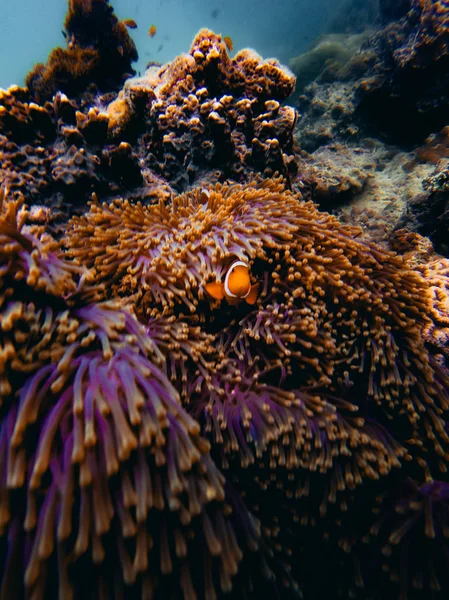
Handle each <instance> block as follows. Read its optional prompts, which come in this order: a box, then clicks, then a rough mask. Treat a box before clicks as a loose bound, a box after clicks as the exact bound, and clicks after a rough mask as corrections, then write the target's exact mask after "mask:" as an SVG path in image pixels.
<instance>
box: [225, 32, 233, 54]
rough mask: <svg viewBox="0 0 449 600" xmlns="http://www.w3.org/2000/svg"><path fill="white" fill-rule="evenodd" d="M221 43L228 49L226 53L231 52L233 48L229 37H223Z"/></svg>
mask: <svg viewBox="0 0 449 600" xmlns="http://www.w3.org/2000/svg"><path fill="white" fill-rule="evenodd" d="M223 41H224V43H225V44H226V48H227V49H228V52H232V49H233V48H234V44H233V43H232V40H231V38H230V37H229V35H225V36H224V38H223Z"/></svg>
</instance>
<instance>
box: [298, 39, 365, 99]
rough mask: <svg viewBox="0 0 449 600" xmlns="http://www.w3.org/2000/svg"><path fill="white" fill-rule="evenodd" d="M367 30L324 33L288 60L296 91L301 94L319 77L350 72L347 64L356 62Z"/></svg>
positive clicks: (339, 76) (336, 76)
mask: <svg viewBox="0 0 449 600" xmlns="http://www.w3.org/2000/svg"><path fill="white" fill-rule="evenodd" d="M368 35H369V32H368V31H364V32H362V33H359V34H345V33H329V34H326V35H323V36H321V37H320V38H318V40H317V41H316V42H315V44H314V46H313V48H311V49H310V50H309V51H308V52H305V53H304V54H300V55H299V56H295V57H294V58H291V59H290V61H289V63H288V64H289V67H290V68H291V70H292V71H293V73H294V74H295V76H296V88H295V91H296V93H301V92H302V91H303V90H304V88H305V87H306V85H307V84H309V83H311V82H312V81H314V80H315V79H317V78H319V79H322V80H324V81H328V80H332V79H340V80H341V79H344V78H345V77H347V75H346V76H345V75H344V71H345V70H346V71H348V72H351V68H350V67H349V66H348V63H350V62H353V60H352V61H351V59H353V57H354V55H355V54H356V53H357V52H358V51H359V49H360V46H361V44H362V42H363V41H364V40H365V39H366V37H367V36H368Z"/></svg>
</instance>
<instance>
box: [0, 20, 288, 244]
mask: <svg viewBox="0 0 449 600" xmlns="http://www.w3.org/2000/svg"><path fill="white" fill-rule="evenodd" d="M108 14H109V13H108ZM294 83H295V78H294V76H293V75H292V74H291V73H290V72H289V71H288V70H286V69H284V68H283V67H282V66H281V65H279V64H278V63H277V62H276V61H275V60H268V61H263V60H262V59H261V58H260V57H259V56H258V55H257V54H256V53H255V52H254V51H251V50H242V51H240V52H238V53H237V54H236V56H235V57H234V58H232V59H231V58H229V56H228V54H227V50H226V45H225V44H224V42H223V41H222V39H221V37H220V36H217V35H215V34H214V33H212V32H210V31H207V30H203V31H201V32H200V33H199V34H198V35H197V37H196V38H195V40H194V42H193V45H192V48H191V51H190V53H189V54H186V55H183V56H180V57H178V58H176V59H175V60H174V61H173V62H172V63H169V64H168V65H166V66H165V67H163V68H162V69H158V68H154V67H153V68H151V69H150V70H149V71H147V73H146V74H145V76H144V77H143V78H141V79H131V80H128V82H127V83H126V84H125V87H124V89H123V90H121V91H120V93H119V94H118V95H117V94H103V95H99V96H98V95H97V96H96V95H94V94H93V93H91V92H84V93H83V95H82V98H81V99H79V98H78V99H77V98H69V97H68V96H67V95H66V94H64V93H62V92H60V91H58V92H57V93H56V94H55V95H54V97H53V98H52V100H51V102H50V101H46V102H45V103H43V104H37V103H36V102H33V101H32V93H30V91H29V90H27V89H26V88H19V87H18V86H13V87H11V88H9V89H8V90H6V91H0V157H1V161H2V181H3V182H4V183H5V184H7V185H8V187H9V189H10V193H11V194H12V195H16V196H17V197H18V196H19V195H22V196H23V197H24V198H25V201H26V202H28V203H29V204H32V205H34V206H36V207H42V208H43V209H45V210H46V211H47V225H48V227H51V230H52V231H53V233H55V234H57V235H59V234H60V224H61V223H62V222H63V221H64V220H67V217H68V216H69V215H71V214H74V212H79V213H82V212H83V210H85V209H86V206H87V202H88V201H89V200H90V199H91V198H92V194H93V193H95V194H97V195H98V196H99V197H101V198H103V199H107V198H111V197H113V196H114V195H116V194H120V195H121V196H122V197H126V198H131V199H133V198H139V199H141V200H147V201H148V202H152V201H154V199H155V198H156V199H157V198H158V197H159V196H163V197H167V196H168V195H169V194H170V191H171V189H172V188H174V189H177V190H181V191H182V190H184V189H186V188H187V187H189V186H190V185H192V184H194V183H200V182H201V181H203V180H210V181H216V180H225V179H226V178H227V177H231V176H232V177H234V178H235V179H239V180H243V181H245V180H247V179H248V177H249V176H250V175H251V173H253V172H256V173H264V174H265V175H267V176H269V175H272V174H273V173H274V172H276V171H278V172H281V173H282V174H284V175H285V176H286V177H293V176H294V174H295V172H296V163H295V160H294V151H293V129H294V126H295V122H296V117H297V114H296V111H295V109H294V108H292V107H289V106H281V102H282V101H283V100H284V99H285V98H286V97H287V96H288V95H289V94H290V93H291V92H292V90H293V87H294ZM30 216H31V218H32V215H30Z"/></svg>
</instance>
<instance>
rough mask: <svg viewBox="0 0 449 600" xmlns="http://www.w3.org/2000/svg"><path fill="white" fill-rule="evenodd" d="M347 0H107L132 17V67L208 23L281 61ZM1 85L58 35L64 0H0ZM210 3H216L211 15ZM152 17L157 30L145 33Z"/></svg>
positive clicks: (44, 52)
mask: <svg viewBox="0 0 449 600" xmlns="http://www.w3.org/2000/svg"><path fill="white" fill-rule="evenodd" d="M345 1H346V0H315V1H310V0H228V1H227V2H223V0H154V1H150V0H112V2H111V4H112V6H113V7H114V10H115V14H116V15H117V17H118V18H119V19H127V18H128V19H134V20H135V21H136V22H137V25H138V28H137V29H135V30H130V34H131V36H132V37H133V39H134V41H135V43H136V45H137V49H138V51H139V62H138V63H137V64H136V65H135V68H136V70H137V71H144V70H145V65H146V64H147V63H148V62H149V61H157V62H161V63H166V62H168V61H170V60H172V59H173V58H174V57H175V56H177V55H178V54H181V53H182V52H187V51H188V50H189V48H190V44H191V42H192V39H193V37H194V35H195V34H196V32H197V31H198V30H199V29H200V28H201V27H209V28H210V29H213V30H214V31H215V32H216V33H222V34H223V35H229V36H230V37H231V38H232V40H233V42H234V51H236V50H239V49H241V48H244V47H251V48H254V49H255V50H256V51H257V52H259V53H260V54H262V56H263V57H264V58H267V57H270V56H274V57H276V58H278V59H279V60H281V61H282V62H288V60H289V59H290V58H291V57H292V56H296V55H297V54H300V53H301V52H304V51H305V50H306V49H307V48H308V47H309V46H310V45H311V43H312V42H313V40H314V39H315V38H316V37H317V36H318V35H319V34H320V33H322V32H324V31H326V30H327V28H328V24H329V22H330V21H331V19H332V17H333V16H334V14H335V13H336V11H337V10H338V9H339V8H340V7H341V6H342V5H343V4H344V2H345ZM0 6H1V19H0V87H3V88H6V87H8V86H9V85H11V84H14V83H15V84H19V85H23V83H24V79H25V76H26V74H27V72H28V71H29V70H30V69H31V68H32V67H33V65H34V64H35V63H37V62H45V61H46V59H47V56H48V54H49V52H50V51H51V50H52V48H54V47H56V46H63V47H65V39H64V37H63V35H62V29H63V22H64V16H65V13H66V10H67V2H65V1H64V0H14V1H11V0H1V2H0ZM214 11H218V14H217V16H216V18H214V16H213V13H214ZM152 24H155V25H156V27H157V33H156V35H155V36H154V38H150V37H149V36H148V28H149V27H150V25H152Z"/></svg>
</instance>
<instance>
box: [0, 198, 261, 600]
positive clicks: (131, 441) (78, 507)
mask: <svg viewBox="0 0 449 600" xmlns="http://www.w3.org/2000/svg"><path fill="white" fill-rule="evenodd" d="M18 208H19V203H18V202H16V203H14V202H10V203H9V204H8V205H7V207H6V212H5V214H4V215H3V216H2V218H1V219H0V260H1V263H0V265H1V266H0V272H1V277H2V279H1V304H0V309H1V312H0V326H1V329H2V344H1V347H0V356H1V363H0V372H1V389H2V395H1V407H0V409H1V414H0V417H1V420H0V534H1V535H2V536H3V539H2V540H1V541H0V556H1V559H0V573H2V578H1V581H2V585H1V594H2V597H22V595H23V590H25V596H26V597H30V598H31V597H49V596H52V595H53V594H56V593H57V594H59V597H61V598H75V597H80V595H81V594H84V593H87V594H88V595H89V596H90V597H91V594H92V590H93V588H90V587H89V586H90V585H92V581H95V584H94V588H95V590H96V592H95V593H96V596H95V597H98V598H106V597H111V596H112V595H113V594H124V593H125V592H124V589H125V588H126V589H127V590H128V592H126V593H135V594H137V596H136V597H141V598H147V597H149V596H151V595H152V594H153V593H154V594H156V595H157V597H167V596H170V597H184V598H195V597H198V596H199V597H208V598H209V597H210V598H212V597H215V595H216V593H221V592H229V591H230V590H231V589H232V580H233V578H234V577H235V575H236V574H237V573H239V577H240V580H239V581H240V585H241V587H240V589H241V590H242V589H245V585H249V583H248V582H249V581H250V579H249V580H247V579H245V580H243V581H242V575H241V574H240V566H239V565H240V563H241V562H242V559H243V558H244V556H246V555H247V554H248V553H249V554H251V553H252V554H253V555H254V556H253V557H252V559H251V560H256V558H255V555H257V556H259V555H260V552H259V550H260V548H259V542H260V532H259V525H258V522H257V520H255V519H254V517H252V516H251V515H250V514H249V513H248V511H247V510H246V508H245V506H244V504H243V502H242V501H241V499H240V498H239V496H238V495H236V494H232V490H231V489H230V487H229V484H226V482H225V479H224V477H223V475H222V474H221V473H220V471H219V470H218V468H217V467H216V465H215V464H214V462H213V461H212V459H211V456H210V452H209V449H210V445H209V443H208V442H207V441H206V440H205V439H204V437H202V436H201V432H200V426H199V424H198V423H197V422H196V421H195V420H194V419H193V418H192V417H191V416H189V415H188V414H187V412H186V411H185V409H184V408H183V407H182V405H181V403H180V397H179V394H178V392H177V391H176V389H175V388H174V387H173V385H172V384H171V383H170V382H169V380H168V379H167V377H166V375H165V374H164V370H165V368H164V364H165V356H164V354H163V353H162V352H161V349H160V348H159V347H158V343H157V342H158V336H157V335H155V339H153V338H152V336H151V329H150V328H147V329H145V328H144V327H143V326H142V325H141V324H139V323H138V322H137V321H136V319H135V318H134V316H133V315H132V314H131V313H130V312H129V311H128V310H127V309H126V308H124V307H122V306H121V303H120V302H115V303H114V302H103V303H99V302H94V303H92V299H95V298H96V294H97V289H96V288H95V287H89V284H88V282H87V275H88V274H87V273H86V271H85V270H84V269H82V268H81V269H80V268H79V267H76V266H74V265H73V264H70V263H65V262H63V261H61V260H60V259H59V258H57V257H56V256H55V255H54V254H53V253H52V252H51V251H49V250H48V249H47V250H46V248H45V247H44V246H43V245H42V244H41V243H40V242H39V240H37V239H35V238H33V237H32V236H31V235H28V234H25V233H22V232H21V224H20V222H19V220H18V217H17V214H18ZM80 273H84V276H85V277H84V278H83V277H81V279H80V278H79V277H78V283H77V284H76V285H75V279H76V275H79V274H80ZM162 325H163V324H162ZM153 331H155V328H153ZM159 337H160V338H161V341H162V346H163V344H164V343H165V344H167V343H169V337H170V336H168V339H167V336H162V335H160V336H159ZM155 340H156V341H155ZM227 490H229V491H227ZM228 496H229V497H228ZM198 557H201V561H199V560H198ZM260 560H262V557H261V555H260ZM150 565H151V567H150ZM111 572H112V573H113V574H114V575H113V576H112V577H111V575H110V574H111ZM18 573H20V576H18ZM268 574H269V575H270V576H271V572H270V571H269V570H268Z"/></svg>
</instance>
